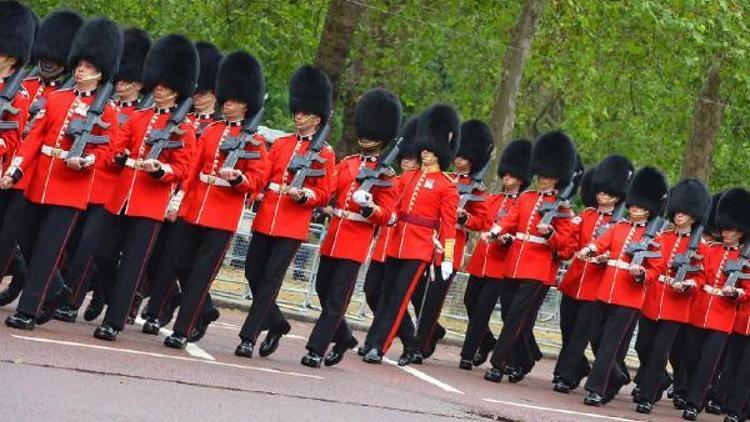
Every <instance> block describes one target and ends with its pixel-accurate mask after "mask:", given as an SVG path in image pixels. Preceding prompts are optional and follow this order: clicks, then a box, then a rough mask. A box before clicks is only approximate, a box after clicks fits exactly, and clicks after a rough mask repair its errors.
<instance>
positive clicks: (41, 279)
mask: <svg viewBox="0 0 750 422" xmlns="http://www.w3.org/2000/svg"><path fill="white" fill-rule="evenodd" d="M26 208H27V210H26V211H27V212H26V221H25V223H26V224H24V225H25V226H27V227H29V228H34V229H35V228H37V227H38V233H37V236H36V241H35V242H34V247H33V252H32V254H31V260H30V263H29V277H28V280H27V281H26V285H25V286H24V289H23V293H22V294H21V299H20V300H19V301H18V307H17V308H16V310H17V311H18V312H21V313H23V314H26V315H30V316H34V317H37V316H39V312H40V311H41V310H42V305H43V304H44V300H45V299H46V298H47V296H48V295H49V296H56V295H58V294H60V293H61V292H62V289H63V288H64V286H63V285H62V283H61V282H60V280H61V279H60V278H59V277H56V276H55V274H56V272H57V267H58V265H59V263H60V258H61V257H62V253H63V251H64V250H65V245H66V243H67V241H68V239H69V238H70V235H71V233H72V232H73V229H74V228H75V224H76V221H77V219H78V215H79V213H80V211H79V210H77V209H75V208H70V207H59V206H55V205H38V204H31V205H29V206H28V207H26Z"/></svg>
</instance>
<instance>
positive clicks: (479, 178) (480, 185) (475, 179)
mask: <svg viewBox="0 0 750 422" xmlns="http://www.w3.org/2000/svg"><path fill="white" fill-rule="evenodd" d="M489 169H490V162H489V161H487V164H485V165H484V167H482V168H481V169H480V170H479V171H478V172H476V173H475V174H474V175H473V176H471V183H467V184H459V185H458V195H459V200H458V208H461V209H463V208H466V204H467V203H469V202H482V201H484V197H483V196H481V195H474V194H473V192H474V190H476V189H480V190H484V189H485V187H484V177H485V176H486V175H487V172H488V171H489Z"/></svg>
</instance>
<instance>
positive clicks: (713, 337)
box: [685, 327, 729, 410]
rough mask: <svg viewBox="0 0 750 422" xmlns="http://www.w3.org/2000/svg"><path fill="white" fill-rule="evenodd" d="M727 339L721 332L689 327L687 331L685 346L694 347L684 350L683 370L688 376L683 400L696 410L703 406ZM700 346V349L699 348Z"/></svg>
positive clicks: (725, 334)
mask: <svg viewBox="0 0 750 422" xmlns="http://www.w3.org/2000/svg"><path fill="white" fill-rule="evenodd" d="M728 339H729V335H728V334H727V333H723V332H721V331H715V330H708V329H701V328H697V327H690V329H689V330H688V336H687V344H689V345H695V346H690V347H688V348H687V349H686V350H685V370H686V371H688V373H689V374H690V382H689V384H688V390H687V396H686V397H685V400H686V401H687V402H688V404H689V405H690V406H693V407H695V408H697V409H698V410H701V409H703V406H704V405H705V401H706V396H707V395H708V391H709V389H710V388H711V382H712V381H713V379H714V375H715V374H716V371H717V370H718V368H719V362H720V360H721V355H722V352H723V351H724V346H725V345H726V343H727V340H728ZM701 344H702V347H699V346H698V345H701Z"/></svg>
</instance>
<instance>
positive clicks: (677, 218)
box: [674, 212, 695, 229]
mask: <svg viewBox="0 0 750 422" xmlns="http://www.w3.org/2000/svg"><path fill="white" fill-rule="evenodd" d="M693 223H695V219H694V218H693V217H692V216H690V215H688V214H684V213H681V212H678V213H675V215H674V225H675V226H676V227H677V228H678V229H685V228H689V227H690V226H692V225H693Z"/></svg>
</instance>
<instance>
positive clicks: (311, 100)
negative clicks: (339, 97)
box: [289, 65, 333, 124]
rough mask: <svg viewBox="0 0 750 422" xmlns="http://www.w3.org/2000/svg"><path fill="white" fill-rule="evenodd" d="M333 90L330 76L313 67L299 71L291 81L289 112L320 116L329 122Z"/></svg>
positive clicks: (308, 66) (302, 68)
mask: <svg viewBox="0 0 750 422" xmlns="http://www.w3.org/2000/svg"><path fill="white" fill-rule="evenodd" d="M332 95H333V90H332V88H331V81H330V80H329V79H328V75H326V74H325V72H323V70H321V69H318V68H317V67H314V66H311V65H304V66H302V67H300V68H299V69H297V70H296V71H295V72H294V74H293V75H292V79H291V81H289V111H291V112H292V113H296V112H298V111H302V112H305V113H310V114H315V115H317V116H320V118H321V119H322V124H323V123H325V122H326V121H328V117H329V116H330V115H331V107H332V103H333V98H332Z"/></svg>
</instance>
